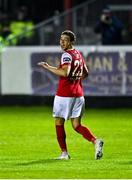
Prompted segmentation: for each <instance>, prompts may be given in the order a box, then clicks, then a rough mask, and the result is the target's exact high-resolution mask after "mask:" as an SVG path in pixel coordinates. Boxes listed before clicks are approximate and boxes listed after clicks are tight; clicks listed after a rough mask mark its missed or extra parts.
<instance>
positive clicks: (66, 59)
mask: <svg viewBox="0 0 132 180" xmlns="http://www.w3.org/2000/svg"><path fill="white" fill-rule="evenodd" d="M70 61H71V59H70V58H69V57H64V58H63V62H70Z"/></svg>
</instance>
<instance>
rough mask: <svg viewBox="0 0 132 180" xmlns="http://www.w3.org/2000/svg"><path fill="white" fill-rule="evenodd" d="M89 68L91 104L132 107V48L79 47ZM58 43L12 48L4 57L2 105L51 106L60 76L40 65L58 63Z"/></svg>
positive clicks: (87, 87)
mask: <svg viewBox="0 0 132 180" xmlns="http://www.w3.org/2000/svg"><path fill="white" fill-rule="evenodd" d="M77 48H78V49H79V50H80V51H81V53H82V54H83V55H84V57H85V59H86V63H87V65H88V67H89V69H90V74H89V77H88V78H87V79H86V80H85V81H84V82H83V86H84V93H85V97H86V105H87V106H89V107H132V103H131V102H132V71H131V69H132V53H131V52H132V47H131V46H115V47H114V46H107V47H104V46H78V47H77ZM60 57H61V50H60V47H59V46H47V47H9V48H5V49H4V50H3V52H2V56H1V96H0V105H44V104H48V105H51V104H52V103H53V97H54V94H55V91H56V88H57V82H58V77H56V76H54V75H53V74H51V73H49V72H47V71H45V70H43V69H41V68H40V67H38V66H37V63H38V62H39V61H47V62H48V63H50V64H51V65H54V66H58V64H59V59H60Z"/></svg>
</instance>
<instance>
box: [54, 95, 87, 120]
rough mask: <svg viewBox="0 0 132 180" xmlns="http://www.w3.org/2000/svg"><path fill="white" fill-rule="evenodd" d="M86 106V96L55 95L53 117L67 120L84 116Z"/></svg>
mask: <svg viewBox="0 0 132 180" xmlns="http://www.w3.org/2000/svg"><path fill="white" fill-rule="evenodd" d="M84 107H85V100H84V97H83V96H82V97H78V98H76V97H60V96H55V98H54V105H53V117H60V118H64V119H65V120H68V119H71V118H76V117H79V116H82V114H83V111H84Z"/></svg>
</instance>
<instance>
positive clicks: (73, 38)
mask: <svg viewBox="0 0 132 180" xmlns="http://www.w3.org/2000/svg"><path fill="white" fill-rule="evenodd" d="M61 35H67V36H69V37H70V41H71V42H73V43H74V42H75V41H76V35H75V34H74V33H73V32H72V31H70V30H65V31H63V32H62V33H61Z"/></svg>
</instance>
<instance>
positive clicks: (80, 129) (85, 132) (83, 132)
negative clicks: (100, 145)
mask: <svg viewBox="0 0 132 180" xmlns="http://www.w3.org/2000/svg"><path fill="white" fill-rule="evenodd" d="M75 131H77V132H78V133H80V134H81V135H82V136H83V137H84V138H85V139H87V140H88V141H91V142H93V143H94V142H95V140H96V137H95V136H94V135H93V134H92V133H91V131H90V130H89V129H88V128H86V127H84V126H82V125H79V126H78V127H77V128H76V129H75Z"/></svg>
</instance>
